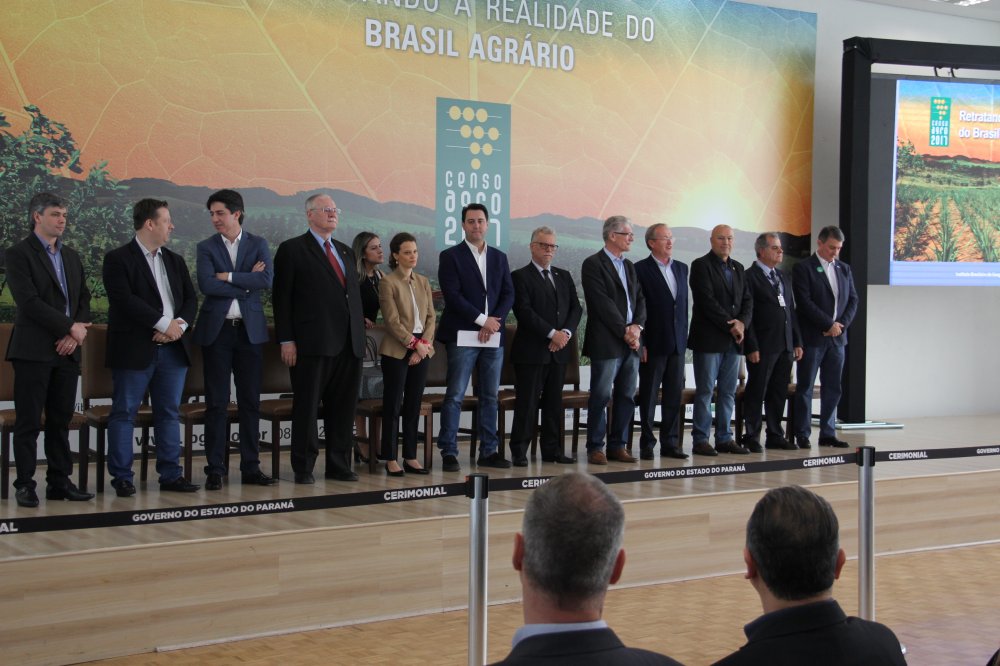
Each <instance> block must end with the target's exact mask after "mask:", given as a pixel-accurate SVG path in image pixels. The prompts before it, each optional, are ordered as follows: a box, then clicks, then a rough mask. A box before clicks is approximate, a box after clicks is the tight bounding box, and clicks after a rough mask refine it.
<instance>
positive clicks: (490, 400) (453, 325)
mask: <svg viewBox="0 0 1000 666" xmlns="http://www.w3.org/2000/svg"><path fill="white" fill-rule="evenodd" d="M489 219H490V214H489V212H488V211H487V210H486V206H484V205H482V204H479V203H471V204H469V205H468V206H465V207H464V208H463V209H462V230H463V231H464V232H465V240H464V241H463V242H461V243H459V244H458V245H456V246H454V247H450V248H448V249H447V250H444V251H443V252H441V255H440V257H439V259H438V282H439V283H440V284H441V292H442V294H443V295H444V312H443V313H442V314H441V321H440V322H439V323H438V327H437V335H436V336H435V337H436V339H437V340H438V342H441V343H443V344H444V345H445V347H446V348H447V352H448V379H447V384H448V386H447V388H446V389H445V399H444V403H443V404H442V405H441V430H440V431H439V432H438V448H439V449H441V457H442V464H441V467H442V469H444V471H446V472H457V471H459V469H461V467H460V466H459V464H458V419H459V417H460V416H461V410H462V397H463V396H464V395H465V390H466V388H467V387H468V386H469V379H470V377H472V369H473V367H476V368H478V370H479V375H478V376H479V390H478V392H477V396H478V398H479V458H478V459H477V461H476V464H477V465H481V466H485V467H496V468H500V469H503V468H507V467H510V461H509V460H506V459H505V458H503V457H502V456H501V455H500V453H499V452H498V450H497V449H498V448H499V439H498V438H497V393H498V392H499V390H500V370H501V368H502V366H503V348H504V323H505V322H506V320H507V314H508V313H509V312H510V309H511V307H512V306H513V305H514V283H513V282H512V281H511V277H510V265H509V264H508V263H507V255H506V254H504V253H503V252H501V251H500V250H498V249H496V248H493V247H488V246H487V245H486V230H487V229H488V228H489ZM459 331H474V332H475V333H476V337H477V338H478V340H479V342H480V343H483V344H485V343H487V342H489V341H490V340H491V339H492V340H494V341H497V340H498V341H499V343H500V344H499V346H496V347H485V346H484V347H478V346H465V345H460V344H458V337H459ZM494 336H499V337H498V338H494Z"/></svg>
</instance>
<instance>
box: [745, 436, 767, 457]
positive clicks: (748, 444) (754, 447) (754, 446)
mask: <svg viewBox="0 0 1000 666" xmlns="http://www.w3.org/2000/svg"><path fill="white" fill-rule="evenodd" d="M742 443H743V448H744V449H746V450H747V451H749V452H750V453H763V451H764V449H763V448H762V447H761V445H760V442H759V441H757V440H756V439H753V438H750V437H747V438H746V439H744V440H743V442H742Z"/></svg>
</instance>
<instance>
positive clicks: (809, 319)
mask: <svg viewBox="0 0 1000 666" xmlns="http://www.w3.org/2000/svg"><path fill="white" fill-rule="evenodd" d="M834 266H835V269H834V270H835V271H836V272H837V290H838V291H839V292H840V294H839V296H840V298H838V299H837V316H836V321H838V322H840V324H841V325H842V326H843V327H844V333H843V334H842V335H838V336H837V337H835V338H829V339H830V340H832V341H833V344H835V345H846V344H847V328H848V327H849V326H850V325H851V322H852V321H854V315H855V314H857V312H858V292H857V291H855V290H854V278H853V277H851V267H850V266H848V265H847V264H845V263H844V262H842V261H840V260H837V261H835V262H834ZM792 287H793V288H794V289H795V310H796V315H797V316H798V319H799V325H800V326H801V327H802V342H803V343H805V345H806V346H816V345H819V344H822V343H823V342H824V340H823V331H827V330H829V329H830V327H831V326H833V322H834V317H833V290H832V289H830V281H829V280H828V279H827V277H826V273H824V272H823V265H822V264H821V263H819V257H817V256H816V255H815V254H813V255H812V256H811V257H809V258H808V259H803V260H802V261H800V262H799V263H797V264H795V267H794V268H793V269H792Z"/></svg>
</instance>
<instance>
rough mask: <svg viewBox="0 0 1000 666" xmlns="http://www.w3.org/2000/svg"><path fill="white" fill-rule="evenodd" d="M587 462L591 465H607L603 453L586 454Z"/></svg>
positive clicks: (606, 459) (606, 458) (592, 452)
mask: <svg viewBox="0 0 1000 666" xmlns="http://www.w3.org/2000/svg"><path fill="white" fill-rule="evenodd" d="M587 462H589V463H590V464H591V465H607V464H608V457H607V456H605V455H604V451H591V452H590V453H588V454H587Z"/></svg>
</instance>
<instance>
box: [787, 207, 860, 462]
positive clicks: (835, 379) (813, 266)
mask: <svg viewBox="0 0 1000 666" xmlns="http://www.w3.org/2000/svg"><path fill="white" fill-rule="evenodd" d="M843 246H844V232H842V231H841V230H840V229H839V228H838V227H833V226H830V227H823V228H822V229H821V230H820V232H819V236H817V238H816V253H815V254H814V255H812V256H811V257H809V258H808V259H803V260H802V261H800V262H799V263H797V264H795V268H793V269H792V288H793V289H794V290H795V312H796V315H797V316H798V319H799V327H800V329H801V330H802V347H803V352H802V360H800V361H799V365H798V372H797V374H796V388H795V424H794V432H795V443H796V444H797V445H798V446H799V448H803V449H808V448H809V435H810V433H811V431H812V400H813V384H815V383H816V373H817V372H819V381H820V386H821V394H820V407H819V444H820V446H835V447H837V448H847V446H848V444H847V442H843V441H841V440H839V439H837V431H836V425H837V405H838V404H839V403H840V395H841V393H842V391H841V386H840V382H841V376H842V374H843V372H844V353H845V351H846V347H847V328H848V327H849V326H850V325H851V322H852V321H854V315H855V314H857V311H858V292H857V291H855V289H854V278H853V277H851V267H850V266H848V265H847V264H845V263H844V262H842V261H840V259H839V257H840V249H841V248H842V247H843Z"/></svg>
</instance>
